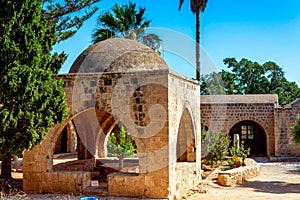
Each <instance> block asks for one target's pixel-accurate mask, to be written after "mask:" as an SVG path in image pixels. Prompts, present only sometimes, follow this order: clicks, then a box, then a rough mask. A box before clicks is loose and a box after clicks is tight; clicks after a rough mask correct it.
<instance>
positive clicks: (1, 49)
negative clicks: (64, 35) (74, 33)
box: [0, 0, 68, 178]
mask: <svg viewBox="0 0 300 200" xmlns="http://www.w3.org/2000/svg"><path fill="white" fill-rule="evenodd" d="M41 8H42V1H41V0H24V1H17V0H14V1H0V26H1V28H0V55H1V57H0V76H1V79H0V89H1V93H0V120H1V122H0V155H1V157H2V169H1V177H3V178H10V177H11V172H10V168H11V166H10V157H11V155H20V154H22V152H23V151H24V150H26V149H31V148H33V146H34V145H36V144H39V143H41V141H42V139H43V138H44V136H45V135H46V134H47V132H48V130H49V129H50V128H51V127H52V126H53V125H54V124H55V123H57V122H61V121H63V120H64V119H65V118H66V117H67V115H68V109H67V105H66V102H65V100H66V97H65V93H64V90H63V87H62V86H63V85H62V84H63V83H62V81H58V80H56V79H54V78H53V70H51V68H50V66H51V64H52V62H53V56H52V55H51V53H50V52H51V50H52V46H53V45H54V44H55V43H56V42H57V37H56V29H55V27H54V26H49V23H48V22H47V21H46V20H45V19H44V18H42V17H41V11H42V10H41Z"/></svg>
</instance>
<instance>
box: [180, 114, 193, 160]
mask: <svg viewBox="0 0 300 200" xmlns="http://www.w3.org/2000/svg"><path fill="white" fill-rule="evenodd" d="M176 156H177V162H195V161H196V152H195V135H194V131H193V121H192V118H191V116H190V114H189V111H188V110H187V109H185V110H184V111H183V114H182V117H181V120H180V123H179V129H178V137H177V145H176Z"/></svg>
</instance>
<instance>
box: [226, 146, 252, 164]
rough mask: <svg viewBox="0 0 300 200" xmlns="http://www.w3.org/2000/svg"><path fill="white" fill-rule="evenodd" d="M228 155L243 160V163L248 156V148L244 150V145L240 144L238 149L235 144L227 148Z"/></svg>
mask: <svg viewBox="0 0 300 200" xmlns="http://www.w3.org/2000/svg"><path fill="white" fill-rule="evenodd" d="M229 153H230V155H231V156H232V157H233V158H235V157H241V158H243V161H244V160H245V159H246V158H247V157H248V156H249V155H250V148H248V149H247V150H245V147H244V144H243V143H242V144H241V146H240V148H238V146H237V144H235V145H234V146H232V147H230V148H229Z"/></svg>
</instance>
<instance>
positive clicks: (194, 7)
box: [179, 0, 208, 81]
mask: <svg viewBox="0 0 300 200" xmlns="http://www.w3.org/2000/svg"><path fill="white" fill-rule="evenodd" d="M207 1H208V0H190V6H191V11H192V12H193V14H195V16H196V80H197V81H200V12H204V11H205V8H206V4H207ZM183 2H184V0H180V2H179V11H180V10H181V6H182V4H183Z"/></svg>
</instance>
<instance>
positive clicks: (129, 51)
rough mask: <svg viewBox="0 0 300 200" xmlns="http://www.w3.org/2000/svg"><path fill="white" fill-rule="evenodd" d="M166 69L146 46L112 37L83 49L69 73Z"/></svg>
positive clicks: (158, 57) (163, 62)
mask: <svg viewBox="0 0 300 200" xmlns="http://www.w3.org/2000/svg"><path fill="white" fill-rule="evenodd" d="M159 69H168V66H167V64H166V62H165V61H164V60H163V59H162V58H161V57H160V55H158V53H157V52H155V51H153V50H152V49H151V48H149V47H148V46H146V45H144V44H142V43H140V42H137V41H135V40H130V39H120V38H112V39H107V40H104V41H101V42H98V43H96V44H94V45H92V46H90V47H88V48H87V49H86V50H84V51H83V52H82V53H81V54H80V55H79V56H78V57H77V59H76V60H75V62H74V63H73V65H72V67H71V69H70V71H69V73H103V72H132V71H149V70H159Z"/></svg>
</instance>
